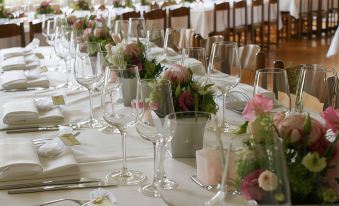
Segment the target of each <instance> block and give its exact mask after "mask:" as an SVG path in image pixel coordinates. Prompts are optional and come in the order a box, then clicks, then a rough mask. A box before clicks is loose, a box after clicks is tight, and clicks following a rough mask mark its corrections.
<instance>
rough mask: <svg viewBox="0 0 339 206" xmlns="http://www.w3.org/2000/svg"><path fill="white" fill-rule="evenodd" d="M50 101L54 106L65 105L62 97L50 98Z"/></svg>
mask: <svg viewBox="0 0 339 206" xmlns="http://www.w3.org/2000/svg"><path fill="white" fill-rule="evenodd" d="M52 101H53V104H54V105H65V99H64V96H63V95H58V96H52Z"/></svg>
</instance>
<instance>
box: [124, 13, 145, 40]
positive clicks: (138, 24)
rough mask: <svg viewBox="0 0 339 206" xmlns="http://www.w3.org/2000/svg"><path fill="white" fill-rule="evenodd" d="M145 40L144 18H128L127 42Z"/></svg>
mask: <svg viewBox="0 0 339 206" xmlns="http://www.w3.org/2000/svg"><path fill="white" fill-rule="evenodd" d="M145 38H146V26H145V19H144V18H129V20H128V41H129V42H133V41H136V40H137V39H139V40H140V41H143V40H145Z"/></svg>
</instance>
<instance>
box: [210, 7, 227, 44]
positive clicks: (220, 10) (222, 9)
mask: <svg viewBox="0 0 339 206" xmlns="http://www.w3.org/2000/svg"><path fill="white" fill-rule="evenodd" d="M218 13H224V14H226V15H227V22H226V27H225V28H224V29H223V30H222V31H218V30H217V25H218V21H217V14H218ZM230 17H231V13H230V3H229V2H223V3H220V4H214V10H213V19H214V25H213V28H214V29H213V31H212V32H211V33H209V36H215V35H222V36H223V37H224V39H226V40H229V31H230Z"/></svg>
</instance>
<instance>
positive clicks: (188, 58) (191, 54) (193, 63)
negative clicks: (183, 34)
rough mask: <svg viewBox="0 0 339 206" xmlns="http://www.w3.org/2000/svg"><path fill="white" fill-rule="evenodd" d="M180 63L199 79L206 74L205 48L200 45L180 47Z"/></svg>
mask: <svg viewBox="0 0 339 206" xmlns="http://www.w3.org/2000/svg"><path fill="white" fill-rule="evenodd" d="M181 65H182V66H184V67H187V68H189V69H191V70H192V72H193V75H194V76H195V77H196V78H197V79H198V80H200V79H201V77H204V76H205V74H206V50H205V48H202V47H190V48H184V49H182V58H181Z"/></svg>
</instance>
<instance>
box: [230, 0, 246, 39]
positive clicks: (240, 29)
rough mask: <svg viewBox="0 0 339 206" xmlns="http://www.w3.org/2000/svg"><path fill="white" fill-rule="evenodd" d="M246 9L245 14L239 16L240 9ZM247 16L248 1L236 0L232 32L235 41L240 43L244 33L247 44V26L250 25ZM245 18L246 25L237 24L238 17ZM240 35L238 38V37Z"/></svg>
mask: <svg viewBox="0 0 339 206" xmlns="http://www.w3.org/2000/svg"><path fill="white" fill-rule="evenodd" d="M242 9H244V10H245V12H244V16H242V17H241V16H237V13H238V11H239V10H242ZM247 17H248V12H247V1H246V0H241V1H237V2H234V4H233V25H232V33H233V41H236V39H237V42H238V43H240V41H241V34H242V33H243V34H244V39H245V40H244V41H245V44H246V43H247V27H248V23H247ZM239 18H241V19H245V24H244V25H239V26H236V19H239ZM237 37H238V38H237Z"/></svg>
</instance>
